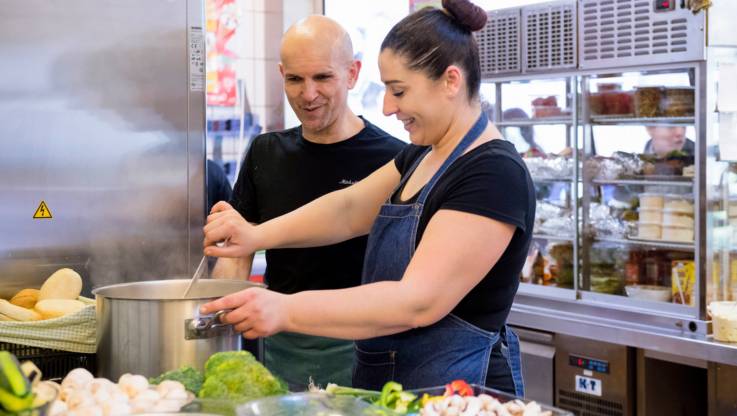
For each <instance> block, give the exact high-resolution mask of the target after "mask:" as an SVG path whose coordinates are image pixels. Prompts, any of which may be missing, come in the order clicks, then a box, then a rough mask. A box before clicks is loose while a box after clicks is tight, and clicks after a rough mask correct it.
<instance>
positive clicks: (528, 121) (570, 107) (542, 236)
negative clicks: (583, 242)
mask: <svg viewBox="0 0 737 416" xmlns="http://www.w3.org/2000/svg"><path fill="white" fill-rule="evenodd" d="M576 82H577V80H576V78H575V77H559V78H552V79H532V80H524V81H501V82H494V83H484V84H483V85H482V97H484V96H490V95H491V94H492V92H493V94H494V100H493V101H492V102H487V103H484V108H486V109H487V111H488V112H489V115H490V118H491V119H492V120H493V121H494V123H495V124H496V126H497V127H499V129H500V130H501V131H502V134H503V135H504V137H505V138H506V139H507V140H509V141H511V142H512V143H513V144H514V145H515V147H516V148H517V151H518V152H519V153H520V154H521V155H522V156H523V160H524V161H525V163H526V164H527V167H528V169H529V171H530V174H531V176H532V179H533V181H534V183H535V189H536V195H537V210H536V217H535V229H534V239H533V242H532V244H531V247H530V251H529V253H528V258H527V262H526V264H525V267H524V268H523V271H522V275H521V277H520V279H521V285H520V292H521V293H524V294H532V295H539V296H545V297H556V298H564V299H575V297H576V288H577V279H576V278H575V276H577V275H578V269H579V267H578V263H579V262H578V258H579V254H578V247H579V244H577V243H576V242H577V241H578V238H579V234H578V227H577V226H576V224H577V223H578V215H579V214H578V210H577V209H576V207H577V205H578V204H577V201H578V198H579V186H578V185H577V184H579V183H580V175H579V170H578V169H577V168H576V166H578V152H577V151H576V149H577V148H579V146H578V145H577V141H578V137H579V133H578V126H577V122H576V118H575V117H574V116H573V114H574V109H575V108H576V107H577V94H576V91H577V88H576ZM497 103H498V105H496V104H497Z"/></svg>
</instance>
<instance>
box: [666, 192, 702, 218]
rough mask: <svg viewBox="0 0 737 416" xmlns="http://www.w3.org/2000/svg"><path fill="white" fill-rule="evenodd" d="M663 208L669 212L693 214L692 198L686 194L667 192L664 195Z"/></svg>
mask: <svg viewBox="0 0 737 416" xmlns="http://www.w3.org/2000/svg"><path fill="white" fill-rule="evenodd" d="M663 208H664V209H667V210H668V211H669V212H680V213H684V214H691V215H693V212H694V209H693V198H692V197H690V196H688V195H679V194H669V195H665V199H664V202H663Z"/></svg>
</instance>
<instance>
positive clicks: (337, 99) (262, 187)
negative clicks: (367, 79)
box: [213, 16, 405, 391]
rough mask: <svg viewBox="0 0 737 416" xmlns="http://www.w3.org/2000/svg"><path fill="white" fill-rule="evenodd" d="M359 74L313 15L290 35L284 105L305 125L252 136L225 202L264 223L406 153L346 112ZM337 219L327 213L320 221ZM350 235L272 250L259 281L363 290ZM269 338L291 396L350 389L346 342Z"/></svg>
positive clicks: (236, 266)
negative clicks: (331, 387) (316, 387)
mask: <svg viewBox="0 0 737 416" xmlns="http://www.w3.org/2000/svg"><path fill="white" fill-rule="evenodd" d="M360 69H361V62H360V61H358V60H354V57H353V48H352V45H351V40H350V37H349V36H348V34H347V33H346V32H345V30H344V29H343V28H342V27H341V26H340V25H338V24H337V23H336V22H335V21H333V20H331V19H329V18H327V17H324V16H310V17H308V18H306V19H304V20H302V21H300V22H298V23H296V24H295V25H294V26H292V27H291V28H289V29H288V30H287V32H286V33H285V34H284V37H283V39H282V44H281V62H280V64H279V71H280V72H281V74H282V77H283V79H284V91H285V93H286V96H287V99H288V101H289V105H290V106H291V107H292V109H293V110H294V112H295V113H296V115H297V118H299V120H300V122H301V123H302V124H301V125H300V126H298V127H295V128H291V129H288V130H285V131H277V132H271V133H266V134H262V135H260V136H257V137H256V138H255V139H254V140H253V142H252V144H251V146H250V148H249V150H248V152H247V154H246V157H245V160H244V163H243V167H242V168H241V170H240V172H239V174H238V179H237V181H236V184H235V189H234V192H233V197H232V199H231V201H230V203H231V205H232V206H233V208H234V209H236V210H237V212H238V213H239V215H240V216H242V217H243V218H245V219H246V220H248V221H249V222H251V223H254V224H261V223H265V222H267V221H269V220H272V219H273V218H276V217H278V216H280V215H282V214H285V213H287V212H289V211H292V210H294V209H296V208H298V207H300V206H302V205H305V204H307V203H309V202H311V201H313V200H314V199H317V198H319V197H321V196H323V195H325V194H328V193H330V192H333V191H336V190H339V189H344V188H347V187H349V186H350V185H351V184H354V183H356V182H358V181H360V180H362V179H364V178H365V177H366V176H367V175H368V174H370V173H371V172H373V171H374V170H375V169H377V168H378V167H380V166H382V165H384V164H386V163H387V162H389V161H391V160H392V158H394V156H395V155H396V154H397V153H398V152H399V151H400V150H401V149H402V148H404V146H405V143H404V142H402V141H400V140H398V139H396V138H394V137H391V136H390V135H389V134H388V133H386V132H384V131H383V130H381V129H379V128H378V127H376V126H374V125H373V124H371V123H370V122H369V121H367V120H365V119H364V118H362V117H360V116H357V115H356V114H354V113H353V112H352V111H351V109H350V108H349V107H348V91H349V90H350V89H352V88H353V87H354V85H355V84H356V80H357V79H358V75H359V72H360ZM216 211H217V210H216ZM334 220H335V219H334V218H331V217H330V216H325V217H322V218H320V220H319V221H322V222H326V223H330V222H332V221H334ZM355 237H356V238H351V239H347V240H346V241H342V242H337V241H335V243H336V244H330V245H327V246H325V247H315V248H287V247H282V248H271V247H270V248H269V249H268V250H267V251H266V271H265V274H264V280H265V283H266V284H267V285H268V287H269V289H271V290H273V291H275V292H278V293H282V294H291V293H297V292H302V291H305V290H317V289H341V288H347V287H352V286H357V285H359V284H360V283H361V267H362V265H363V260H364V252H365V250H366V241H367V239H366V237H365V236H355ZM252 261H253V253H248V256H243V257H241V258H237V259H236V258H222V259H219V260H218V263H217V264H216V266H215V269H214V270H213V275H214V276H215V277H216V278H217V277H226V278H227V277H236V276H237V277H240V278H247V277H248V276H249V275H250V270H251V264H252ZM269 335H272V336H270V337H268V338H266V339H265V340H264V350H265V351H264V352H265V355H264V363H265V365H266V367H267V368H269V369H270V370H271V371H273V372H274V373H275V374H277V375H278V376H279V377H281V378H282V379H284V380H285V381H286V382H287V383H288V384H289V386H290V389H291V390H293V391H299V390H304V389H305V388H306V386H307V384H308V383H309V380H310V378H312V379H313V380H314V381H315V382H316V383H317V384H321V385H323V386H325V385H326V384H327V383H328V382H333V383H339V384H342V385H350V383H351V367H352V360H353V343H352V342H351V341H346V340H336V339H331V338H327V337H316V336H308V335H302V334H296V333H287V332H284V333H280V334H269Z"/></svg>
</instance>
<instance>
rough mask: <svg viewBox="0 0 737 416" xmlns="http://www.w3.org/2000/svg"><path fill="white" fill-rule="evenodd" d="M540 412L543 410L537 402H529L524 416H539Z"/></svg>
mask: <svg viewBox="0 0 737 416" xmlns="http://www.w3.org/2000/svg"><path fill="white" fill-rule="evenodd" d="M540 411H542V409H541V408H540V405H539V404H537V403H535V402H529V403H527V406H525V410H524V412H523V413H522V416H538V415H539V414H540Z"/></svg>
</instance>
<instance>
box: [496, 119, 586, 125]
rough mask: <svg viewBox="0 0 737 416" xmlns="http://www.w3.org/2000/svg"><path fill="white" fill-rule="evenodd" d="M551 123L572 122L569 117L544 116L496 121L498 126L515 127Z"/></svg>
mask: <svg viewBox="0 0 737 416" xmlns="http://www.w3.org/2000/svg"><path fill="white" fill-rule="evenodd" d="M551 124H566V125H570V124H573V119H572V118H571V117H563V118H560V117H545V118H533V119H530V120H505V121H500V122H498V123H496V125H497V126H499V127H507V126H509V127H517V126H542V125H551Z"/></svg>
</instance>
